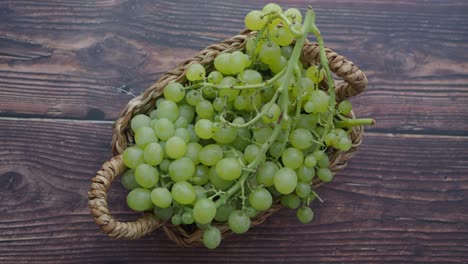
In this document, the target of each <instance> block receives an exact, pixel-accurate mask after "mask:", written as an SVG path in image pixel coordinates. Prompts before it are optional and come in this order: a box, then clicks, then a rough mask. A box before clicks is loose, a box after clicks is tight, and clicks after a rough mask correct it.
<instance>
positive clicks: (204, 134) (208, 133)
mask: <svg viewBox="0 0 468 264" xmlns="http://www.w3.org/2000/svg"><path fill="white" fill-rule="evenodd" d="M195 133H196V134H197V136H198V137H200V138H203V139H210V138H212V137H213V134H214V131H213V122H211V121H210V120H208V119H200V120H198V121H197V123H195Z"/></svg>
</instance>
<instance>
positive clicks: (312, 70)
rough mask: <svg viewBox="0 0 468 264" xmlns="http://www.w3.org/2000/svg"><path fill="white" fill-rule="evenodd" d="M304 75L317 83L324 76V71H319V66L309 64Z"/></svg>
mask: <svg viewBox="0 0 468 264" xmlns="http://www.w3.org/2000/svg"><path fill="white" fill-rule="evenodd" d="M305 75H306V77H307V78H309V79H311V80H312V81H313V82H314V83H317V84H318V83H319V82H321V81H322V80H323V78H324V77H325V72H324V71H322V70H321V71H319V68H318V67H317V66H315V65H312V66H310V67H309V68H307V71H306V74H305Z"/></svg>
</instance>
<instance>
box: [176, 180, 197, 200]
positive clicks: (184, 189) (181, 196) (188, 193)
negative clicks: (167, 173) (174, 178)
mask: <svg viewBox="0 0 468 264" xmlns="http://www.w3.org/2000/svg"><path fill="white" fill-rule="evenodd" d="M171 194H172V198H173V199H174V200H175V201H176V202H178V203H180V204H191V203H192V202H193V201H194V200H195V198H196V197H197V194H196V193H195V189H194V188H193V186H192V185H191V184H190V183H188V182H186V181H180V182H176V183H174V185H172V189H171Z"/></svg>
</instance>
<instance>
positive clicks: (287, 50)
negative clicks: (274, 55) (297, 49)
mask: <svg viewBox="0 0 468 264" xmlns="http://www.w3.org/2000/svg"><path fill="white" fill-rule="evenodd" d="M292 52H293V47H291V46H285V47H281V56H283V57H285V58H286V59H289V58H291V55H292Z"/></svg>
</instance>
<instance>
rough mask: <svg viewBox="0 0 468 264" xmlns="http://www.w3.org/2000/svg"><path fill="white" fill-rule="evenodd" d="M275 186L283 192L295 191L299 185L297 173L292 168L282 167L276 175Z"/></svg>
mask: <svg viewBox="0 0 468 264" xmlns="http://www.w3.org/2000/svg"><path fill="white" fill-rule="evenodd" d="M274 185H275V188H276V189H277V190H278V191H279V192H280V193H282V194H288V193H291V192H293V191H294V189H295V188H296V185H297V174H296V172H295V171H294V170H292V169H290V168H281V169H279V170H278V171H276V173H275V176H274Z"/></svg>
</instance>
